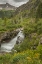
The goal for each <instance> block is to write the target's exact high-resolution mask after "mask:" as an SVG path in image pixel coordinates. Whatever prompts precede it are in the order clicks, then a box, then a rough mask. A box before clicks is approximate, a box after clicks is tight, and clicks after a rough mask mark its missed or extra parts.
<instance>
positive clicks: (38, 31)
mask: <svg viewBox="0 0 42 64" xmlns="http://www.w3.org/2000/svg"><path fill="white" fill-rule="evenodd" d="M35 1H36V5H35ZM38 3H39V5H37V4H38ZM30 4H33V6H34V7H33V8H31V9H30V11H29V10H27V9H28V7H27V5H26V7H27V8H26V9H25V8H24V6H22V7H20V8H19V9H21V8H22V9H21V10H22V11H19V13H17V14H16V15H15V17H14V16H13V17H12V18H11V19H9V18H8V19H7V18H4V20H3V19H1V18H0V32H3V31H7V30H13V29H14V30H15V29H17V28H20V27H22V28H23V33H24V35H25V38H24V40H23V42H21V43H20V44H16V45H15V46H14V48H13V50H12V52H11V53H5V54H4V53H2V54H0V64H42V3H41V2H39V0H38V1H37V0H34V1H33V0H32V1H30ZM36 6H37V7H36ZM19 9H17V10H19ZM23 9H24V10H23ZM17 12H18V11H17ZM14 50H15V51H14Z"/></svg>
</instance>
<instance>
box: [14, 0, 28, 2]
mask: <svg viewBox="0 0 42 64" xmlns="http://www.w3.org/2000/svg"><path fill="white" fill-rule="evenodd" d="M14 1H15V2H26V1H28V0H14Z"/></svg>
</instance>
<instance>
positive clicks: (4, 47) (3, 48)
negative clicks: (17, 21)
mask: <svg viewBox="0 0 42 64" xmlns="http://www.w3.org/2000/svg"><path fill="white" fill-rule="evenodd" d="M18 36H20V37H21V38H22V39H24V34H23V32H22V31H20V32H19V33H18V34H17V36H16V37H15V38H13V39H12V40H11V41H10V42H8V43H3V44H1V51H2V52H11V50H12V48H13V47H14V45H15V44H16V41H17V37H18Z"/></svg>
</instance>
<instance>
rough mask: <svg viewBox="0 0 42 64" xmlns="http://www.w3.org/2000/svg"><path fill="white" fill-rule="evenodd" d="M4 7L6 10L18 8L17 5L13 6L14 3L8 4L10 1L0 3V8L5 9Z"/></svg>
mask: <svg viewBox="0 0 42 64" xmlns="http://www.w3.org/2000/svg"><path fill="white" fill-rule="evenodd" d="M3 9H5V10H16V7H15V6H12V5H10V4H8V3H6V4H0V10H3Z"/></svg>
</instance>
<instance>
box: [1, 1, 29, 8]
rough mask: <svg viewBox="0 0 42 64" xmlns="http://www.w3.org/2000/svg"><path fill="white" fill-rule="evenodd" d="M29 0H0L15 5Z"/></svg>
mask: <svg viewBox="0 0 42 64" xmlns="http://www.w3.org/2000/svg"><path fill="white" fill-rule="evenodd" d="M27 1H29V0H0V3H9V4H11V5H14V6H16V7H18V6H20V5H22V4H24V3H26V2H27Z"/></svg>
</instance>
